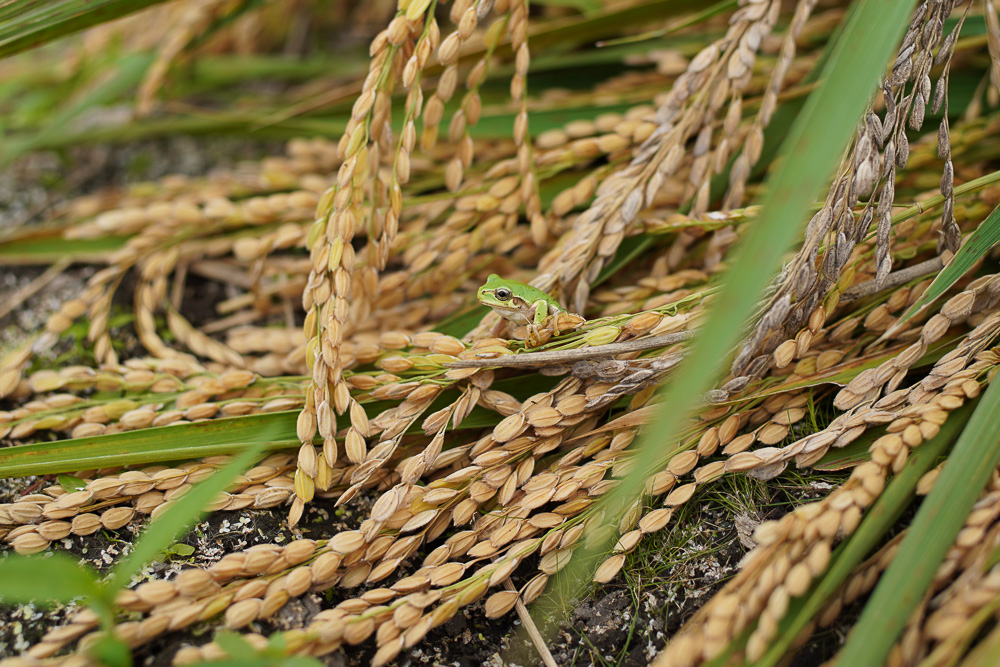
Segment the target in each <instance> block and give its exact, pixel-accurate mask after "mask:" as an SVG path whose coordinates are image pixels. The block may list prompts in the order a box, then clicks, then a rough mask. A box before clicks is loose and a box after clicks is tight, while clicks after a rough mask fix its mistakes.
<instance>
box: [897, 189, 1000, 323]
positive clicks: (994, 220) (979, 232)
mask: <svg viewBox="0 0 1000 667" xmlns="http://www.w3.org/2000/svg"><path fill="white" fill-rule="evenodd" d="M997 243H1000V206H997V207H996V208H995V209H993V212H992V213H990V214H989V215H988V216H987V217H986V219H985V220H983V221H982V222H981V223H980V224H979V226H978V227H976V231H974V232H972V234H970V235H969V238H968V240H967V241H966V242H965V243H964V244H962V247H961V248H959V249H958V252H957V253H955V257H954V259H952V260H951V262H950V263H949V264H948V266H946V267H944V270H943V271H941V272H940V273H939V274H937V276H936V277H935V278H934V281H933V282H932V283H931V285H930V287H928V288H927V290H926V291H925V292H924V293H923V294H922V295H921V297H920V298H919V299H917V301H916V303H914V304H913V305H912V306H910V307H909V308H907V310H906V312H905V313H903V315H902V317H900V318H899V320H898V321H897V322H896V323H895V324H894V325H893V327H892V329H890V330H889V331H888V332H886V337H888V336H889V335H891V332H892V331H898V330H899V329H900V328H901V327H902V325H903V323H904V322H906V321H907V320H909V319H910V318H912V317H914V316H915V315H917V314H918V313H921V312H923V311H924V310H926V309H927V308H928V307H929V306H930V305H931V304H932V303H934V302H935V301H937V300H938V298H940V297H941V295H942V294H944V293H945V292H947V291H948V290H949V289H950V288H951V286H952V285H954V284H955V283H956V282H958V279H959V278H961V277H962V276H964V275H965V274H966V273H968V271H969V269H971V268H972V266H973V265H974V264H975V263H976V262H978V261H979V260H981V259H982V258H983V257H985V256H986V253H988V252H989V251H990V249H991V248H993V246H995V245H996V244H997Z"/></svg>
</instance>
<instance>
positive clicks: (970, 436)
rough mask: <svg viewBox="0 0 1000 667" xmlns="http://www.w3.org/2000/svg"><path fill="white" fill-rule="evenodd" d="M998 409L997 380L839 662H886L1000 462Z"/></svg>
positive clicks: (999, 387)
mask: <svg viewBox="0 0 1000 667" xmlns="http://www.w3.org/2000/svg"><path fill="white" fill-rule="evenodd" d="M998 414H1000V383H997V382H993V383H991V384H990V386H989V387H988V388H987V389H986V392H985V393H984V394H983V397H982V399H981V400H980V401H979V405H978V406H977V408H976V411H975V412H974V413H973V415H972V418H971V419H969V423H968V425H967V426H966V427H965V429H964V430H963V431H962V435H961V436H959V438H958V442H956V443H955V449H954V450H953V451H952V453H951V455H950V456H949V457H948V465H946V466H945V467H944V469H943V470H942V471H941V475H940V476H939V477H938V479H937V482H935V484H934V488H933V489H932V490H931V492H930V494H929V495H928V496H927V498H926V499H925V500H924V502H923V503H922V504H921V505H920V509H919V510H918V511H917V515H916V516H915V517H914V519H913V522H912V523H911V524H910V529H909V531H908V532H907V535H906V537H905V538H903V542H902V543H901V544H900V545H899V552H898V553H897V555H896V557H895V558H894V559H893V561H892V564H891V565H890V566H889V568H888V569H887V570H886V571H885V574H883V575H882V579H881V580H880V581H879V583H878V586H876V587H875V592H874V593H872V596H871V599H870V600H869V601H868V604H867V605H865V609H864V611H863V612H862V613H861V618H860V619H858V622H857V623H856V624H855V626H854V631H853V632H852V633H851V634H850V635H849V636H848V638H847V644H846V645H845V646H844V650H843V651H842V652H841V654H840V659H839V663H840V664H841V665H852V667H854V666H858V667H865V666H866V665H881V664H884V663H885V659H886V657H887V656H888V655H889V651H890V649H891V648H892V645H893V643H895V641H896V638H897V637H898V636H899V633H900V632H902V630H903V627H904V626H905V625H906V622H907V619H909V618H910V614H911V612H912V611H913V608H914V607H915V606H916V605H917V604H918V603H919V601H920V599H921V597H922V596H923V594H924V592H925V591H926V590H927V587H928V586H929V585H930V582H931V579H932V578H933V577H934V572H935V571H936V570H937V568H938V565H940V563H941V561H942V560H943V559H944V557H945V554H947V553H948V549H950V548H951V545H952V544H953V543H954V541H955V536H956V535H958V531H959V530H961V528H962V524H963V523H964V521H965V517H966V516H968V514H969V511H970V510H971V509H972V506H973V505H974V504H975V502H976V498H978V497H979V494H980V493H982V490H983V488H984V487H985V486H986V483H987V482H988V481H989V479H990V475H992V474H993V471H994V470H995V469H996V466H997V462H998V461H1000V419H997V415H998ZM949 421H950V420H949Z"/></svg>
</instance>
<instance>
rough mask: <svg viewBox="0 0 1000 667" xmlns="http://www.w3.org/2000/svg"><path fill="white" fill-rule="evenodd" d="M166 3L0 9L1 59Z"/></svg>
mask: <svg viewBox="0 0 1000 667" xmlns="http://www.w3.org/2000/svg"><path fill="white" fill-rule="evenodd" d="M161 2H165V0H103V1H101V0H96V1H95V0H48V1H43V0H36V1H35V2H9V3H4V5H3V6H2V7H0V57H5V56H9V55H13V54H15V53H19V52H21V51H26V50H28V49H33V48H35V47H37V46H41V45H42V44H46V43H48V42H51V41H53V40H56V39H59V38H60V37H65V36H66V35H71V34H73V33H75V32H79V31H81V30H83V29H85V28H89V27H91V26H94V25H98V24H100V23H106V22H107V21H112V20H114V19H117V18H120V17H122V16H126V15H128V14H131V13H133V12H137V11H139V10H140V9H145V8H146V7H151V6H153V5H157V4H160V3H161Z"/></svg>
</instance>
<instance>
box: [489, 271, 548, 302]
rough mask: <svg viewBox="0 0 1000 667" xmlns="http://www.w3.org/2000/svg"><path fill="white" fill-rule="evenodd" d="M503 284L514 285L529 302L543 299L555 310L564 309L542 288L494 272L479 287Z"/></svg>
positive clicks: (492, 287)
mask: <svg viewBox="0 0 1000 667" xmlns="http://www.w3.org/2000/svg"><path fill="white" fill-rule="evenodd" d="M504 285H506V286H509V287H516V288H517V289H516V292H517V295H518V296H519V297H520V298H522V299H524V300H525V301H527V302H528V303H529V304H530V303H535V302H536V301H544V302H545V303H547V304H548V305H549V306H550V307H552V308H555V309H556V310H564V309H563V307H562V306H561V305H559V302H558V301H556V300H555V299H554V298H552V297H551V296H549V295H548V294H547V293H545V292H543V291H542V290H540V289H538V288H537V287H532V286H531V285H528V284H527V283H522V282H520V281H518V280H510V279H508V278H501V277H500V276H498V275H497V274H495V273H491V274H490V276H489V278H487V279H486V284H485V285H483V286H482V287H481V288H480V289H495V288H497V287H501V286H504Z"/></svg>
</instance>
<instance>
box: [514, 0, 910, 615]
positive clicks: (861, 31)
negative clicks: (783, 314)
mask: <svg viewBox="0 0 1000 667" xmlns="http://www.w3.org/2000/svg"><path fill="white" fill-rule="evenodd" d="M911 8H912V3H911V2H895V3H887V2H879V1H877V0H866V1H863V2H860V3H859V4H858V6H857V11H856V12H855V13H854V15H853V17H852V20H851V22H850V23H849V24H848V25H847V27H846V28H845V30H844V32H843V34H842V35H841V39H840V43H839V44H838V45H837V46H836V47H835V48H834V49H833V51H832V53H831V56H830V60H829V62H828V64H827V67H826V68H825V69H824V71H823V77H822V78H823V82H822V84H821V85H819V86H818V87H817V89H816V90H815V91H814V92H813V93H812V94H811V95H810V96H809V99H808V100H807V101H806V104H805V106H804V107H803V110H802V113H801V114H800V115H799V117H798V118H797V120H796V123H795V125H794V126H793V127H792V129H791V130H790V133H789V136H788V139H787V140H786V141H785V142H784V145H783V146H782V154H783V155H784V159H783V161H782V162H781V164H780V167H776V169H775V172H774V175H773V177H772V178H770V179H769V180H768V183H767V195H766V196H765V198H764V202H763V210H764V212H765V214H763V215H761V216H760V218H759V219H758V220H757V221H755V223H754V224H753V225H752V226H751V227H750V228H749V229H748V231H747V234H746V237H745V238H743V239H742V240H741V242H740V246H739V248H738V249H737V252H736V256H735V258H734V260H733V264H732V268H731V269H730V270H729V271H728V272H727V273H726V275H725V276H724V278H723V287H722V289H721V291H720V292H719V294H718V295H717V298H716V300H715V303H714V304H713V305H712V307H711V310H710V313H709V315H708V321H707V322H706V324H705V326H704V328H703V329H702V331H701V333H700V335H699V336H698V337H697V338H696V339H695V340H694V343H693V345H692V348H691V352H690V355H689V356H688V357H687V359H686V360H685V361H684V362H683V363H682V364H681V365H680V367H679V368H678V369H677V371H676V373H675V375H674V376H673V377H672V378H671V380H670V382H669V384H668V385H667V386H666V387H665V391H663V392H662V394H661V395H662V396H663V401H662V403H661V407H660V409H659V413H658V415H657V419H656V421H655V423H654V424H653V425H652V426H651V427H650V428H647V429H645V430H644V432H643V434H642V436H641V440H640V443H639V446H638V448H637V452H636V457H635V462H634V464H633V467H632V471H631V472H630V473H629V475H628V476H627V477H626V478H625V479H623V481H622V483H620V484H619V485H618V486H616V487H615V488H614V489H613V490H612V491H610V492H609V493H608V494H607V498H606V500H605V501H603V502H602V507H603V508H604V509H605V519H604V522H605V525H609V524H611V522H617V520H618V517H620V516H621V514H622V511H623V509H624V508H625V507H627V506H628V505H629V504H630V503H631V502H634V500H635V498H636V497H637V496H638V495H639V493H640V492H641V489H642V487H643V484H644V483H645V479H646V477H647V476H648V475H649V472H650V471H651V470H657V469H660V468H657V462H658V461H660V460H661V458H662V457H663V455H664V452H665V450H667V449H669V448H672V447H676V446H677V443H678V442H679V439H680V434H681V433H682V430H683V428H684V424H685V421H686V419H687V418H688V415H690V414H691V412H692V411H693V410H694V409H695V407H696V406H697V404H698V403H699V401H700V400H701V399H700V397H701V396H702V395H703V393H704V392H705V391H706V390H708V389H709V388H710V386H711V384H712V382H713V380H714V378H715V377H717V375H718V373H719V371H720V370H721V366H722V364H723V362H724V361H725V360H726V359H727V358H729V354H730V350H732V348H733V347H734V346H735V345H736V343H737V341H738V339H739V336H740V332H741V331H742V330H743V328H744V324H745V322H746V320H747V319H748V318H749V317H750V316H751V314H752V313H753V311H754V308H755V304H756V303H757V301H758V298H759V295H760V294H761V293H762V292H763V289H764V287H765V286H766V284H767V282H768V281H769V280H770V278H771V276H772V275H774V274H775V273H776V272H777V269H778V265H779V262H780V260H781V258H782V256H783V255H784V253H785V252H786V250H787V249H789V248H790V247H791V246H792V243H793V241H794V239H795V238H796V237H797V236H798V234H799V232H800V230H801V228H802V227H803V225H804V223H805V220H806V217H807V215H808V211H809V210H810V208H811V207H812V205H813V202H814V201H815V200H816V199H817V198H818V196H819V195H820V193H821V190H822V189H823V187H824V185H826V183H827V181H828V178H829V175H830V174H831V173H832V172H833V170H834V168H835V166H836V163H837V160H838V158H839V157H840V155H841V154H842V153H843V150H844V147H845V146H846V145H847V144H848V142H849V140H850V137H851V134H852V133H853V131H854V128H855V124H856V122H857V119H858V118H860V117H861V115H862V113H863V112H864V110H865V108H866V107H867V104H868V100H869V99H870V97H871V95H872V93H873V92H874V91H875V89H876V86H877V84H878V81H879V78H880V76H881V75H882V73H883V71H884V67H885V63H886V62H888V61H889V58H890V57H891V55H892V53H893V52H894V50H895V49H896V46H897V45H898V43H899V40H900V38H901V37H902V34H903V32H904V30H905V28H906V25H907V19H908V18H909V15H910V11H911ZM598 530H601V529H598ZM607 532H608V533H609V534H613V531H607ZM606 546H607V545H606V544H601V545H595V548H597V549H602V550H603V549H605V548H606ZM586 560H588V559H587V558H586V557H583V558H579V559H578V558H574V559H573V560H572V561H571V562H570V564H569V565H568V566H567V567H565V568H564V569H563V570H561V571H560V573H559V575H558V576H557V579H558V578H560V577H561V578H563V579H564V580H570V581H572V580H577V579H579V578H580V573H581V572H580V567H581V566H580V565H579V564H578V563H580V562H583V561H586ZM545 612H549V613H550V614H554V613H555V611H554V610H550V609H543V610H540V613H537V612H536V614H533V615H534V616H535V617H536V618H538V617H541V616H542V615H543V614H545Z"/></svg>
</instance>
